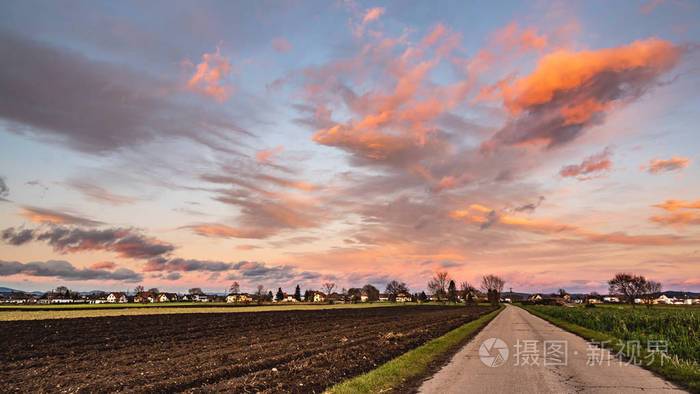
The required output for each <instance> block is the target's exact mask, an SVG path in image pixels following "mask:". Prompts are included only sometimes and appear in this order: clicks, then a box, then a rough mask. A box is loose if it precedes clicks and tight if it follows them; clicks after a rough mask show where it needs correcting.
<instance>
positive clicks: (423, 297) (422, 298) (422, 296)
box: [418, 291, 428, 302]
mask: <svg viewBox="0 0 700 394" xmlns="http://www.w3.org/2000/svg"><path fill="white" fill-rule="evenodd" d="M418 299H419V300H420V302H426V301H428V295H427V294H425V292H424V291H421V292H420V295H419V296H418Z"/></svg>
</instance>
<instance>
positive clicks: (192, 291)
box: [151, 287, 204, 295]
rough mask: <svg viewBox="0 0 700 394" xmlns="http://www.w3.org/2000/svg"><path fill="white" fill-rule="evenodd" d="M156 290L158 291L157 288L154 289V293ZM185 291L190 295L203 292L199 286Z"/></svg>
mask: <svg viewBox="0 0 700 394" xmlns="http://www.w3.org/2000/svg"><path fill="white" fill-rule="evenodd" d="M151 290H152V289H151ZM157 292H158V289H156V293H157ZM187 292H188V293H189V294H191V295H204V292H203V291H202V289H201V288H199V287H193V288H191V289H189V290H187Z"/></svg>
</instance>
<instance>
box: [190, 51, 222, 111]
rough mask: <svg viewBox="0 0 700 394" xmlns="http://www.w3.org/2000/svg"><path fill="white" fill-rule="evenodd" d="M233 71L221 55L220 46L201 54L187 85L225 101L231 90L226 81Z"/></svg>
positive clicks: (219, 100)
mask: <svg viewBox="0 0 700 394" xmlns="http://www.w3.org/2000/svg"><path fill="white" fill-rule="evenodd" d="M233 71H234V67H233V66H232V65H231V63H230V62H229V60H228V59H227V58H225V57H224V56H222V55H221V48H219V47H217V48H216V52H215V53H205V54H204V55H202V61H201V62H200V63H199V64H197V67H196V70H195V73H194V74H193V75H192V77H190V79H189V81H188V82H187V86H189V88H190V89H193V90H195V91H197V92H200V93H202V94H204V95H207V96H211V97H213V98H214V99H215V100H216V101H218V102H220V103H221V102H224V101H226V99H227V98H228V96H229V95H230V94H231V93H232V91H233V87H232V86H231V84H230V83H229V82H228V81H227V78H228V77H229V76H230V75H231V73H232V72H233Z"/></svg>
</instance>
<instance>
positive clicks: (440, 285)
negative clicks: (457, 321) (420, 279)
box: [428, 271, 450, 301]
mask: <svg viewBox="0 0 700 394" xmlns="http://www.w3.org/2000/svg"><path fill="white" fill-rule="evenodd" d="M449 282H450V276H449V275H448V274H447V271H442V272H437V273H435V275H434V276H433V278H432V279H430V281H429V282H428V289H429V290H430V291H432V292H433V294H434V295H435V296H437V298H438V301H441V300H444V299H445V298H446V297H447V284H448V283H449Z"/></svg>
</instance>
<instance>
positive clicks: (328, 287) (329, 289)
mask: <svg viewBox="0 0 700 394" xmlns="http://www.w3.org/2000/svg"><path fill="white" fill-rule="evenodd" d="M334 288H335V283H333V282H326V283H324V284H323V290H325V291H326V295H331V292H332V291H333V289H334Z"/></svg>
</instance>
